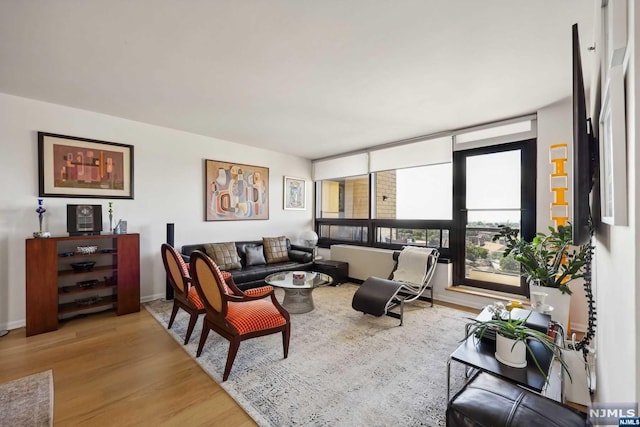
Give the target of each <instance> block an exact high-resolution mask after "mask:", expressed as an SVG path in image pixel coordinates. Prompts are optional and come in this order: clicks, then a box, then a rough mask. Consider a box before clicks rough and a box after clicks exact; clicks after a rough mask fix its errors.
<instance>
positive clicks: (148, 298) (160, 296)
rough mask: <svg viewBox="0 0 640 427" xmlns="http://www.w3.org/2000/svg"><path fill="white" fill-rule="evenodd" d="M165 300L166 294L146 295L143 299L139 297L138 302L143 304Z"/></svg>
mask: <svg viewBox="0 0 640 427" xmlns="http://www.w3.org/2000/svg"><path fill="white" fill-rule="evenodd" d="M165 298H166V294H164V293H160V294H153V295H147V296H145V297H141V298H140V302H141V303H143V304H144V303H145V302H149V301H155V300H157V299H165Z"/></svg>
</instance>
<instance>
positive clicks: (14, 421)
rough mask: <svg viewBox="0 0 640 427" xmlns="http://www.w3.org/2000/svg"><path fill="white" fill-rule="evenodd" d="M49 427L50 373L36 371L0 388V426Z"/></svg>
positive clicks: (51, 390)
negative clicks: (36, 372)
mask: <svg viewBox="0 0 640 427" xmlns="http://www.w3.org/2000/svg"><path fill="white" fill-rule="evenodd" d="M52 425H53V373H52V371H50V370H49V371H46V372H40V373H39V374H33V375H29V376H27V377H23V378H19V379H17V380H14V381H11V382H8V383H5V384H2V385H0V426H7V427H8V426H52Z"/></svg>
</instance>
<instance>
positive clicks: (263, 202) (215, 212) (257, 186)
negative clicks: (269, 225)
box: [205, 160, 269, 221]
mask: <svg viewBox="0 0 640 427" xmlns="http://www.w3.org/2000/svg"><path fill="white" fill-rule="evenodd" d="M249 219H269V168H265V167H261V166H251V165H244V164H240V163H233V162H223V161H219V160H205V220H206V221H237V220H249Z"/></svg>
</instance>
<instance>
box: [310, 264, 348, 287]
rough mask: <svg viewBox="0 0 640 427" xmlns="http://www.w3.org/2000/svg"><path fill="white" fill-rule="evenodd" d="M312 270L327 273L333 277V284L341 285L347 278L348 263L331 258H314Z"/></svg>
mask: <svg viewBox="0 0 640 427" xmlns="http://www.w3.org/2000/svg"><path fill="white" fill-rule="evenodd" d="M313 271H317V272H320V273H324V274H328V275H329V276H331V277H332V278H333V286H338V285H341V284H342V283H344V282H346V281H348V280H349V263H348V262H342V261H332V260H315V261H314V262H313Z"/></svg>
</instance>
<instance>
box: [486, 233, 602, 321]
mask: <svg viewBox="0 0 640 427" xmlns="http://www.w3.org/2000/svg"><path fill="white" fill-rule="evenodd" d="M518 233H519V230H517V229H513V228H511V227H509V226H500V232H499V233H498V234H496V235H495V236H494V237H493V241H494V242H495V241H496V240H499V241H501V242H504V244H505V245H506V250H505V251H504V253H503V256H504V257H508V256H512V257H513V258H514V259H515V260H516V261H518V262H519V263H520V265H521V266H522V269H521V271H522V273H521V274H522V276H523V277H524V278H525V280H526V281H527V283H529V286H540V288H538V289H539V290H540V291H541V292H542V293H544V294H547V298H548V302H549V303H550V304H551V306H552V307H553V310H554V311H553V313H552V317H553V318H554V320H556V321H558V322H560V323H561V324H562V326H563V327H566V326H568V323H569V304H570V298H569V295H571V289H570V288H569V286H568V285H567V284H568V282H569V281H571V280H573V279H577V278H581V277H584V274H585V268H584V267H585V265H586V263H587V258H588V254H589V251H590V250H591V247H590V245H588V244H584V245H580V246H574V245H573V244H572V243H573V242H572V231H571V223H568V224H567V225H566V226H562V225H560V226H558V229H557V230H556V229H554V228H553V227H549V234H544V233H537V234H536V236H535V237H534V238H533V240H532V241H531V242H527V241H526V240H524V239H523V238H521V237H519V236H518Z"/></svg>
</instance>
